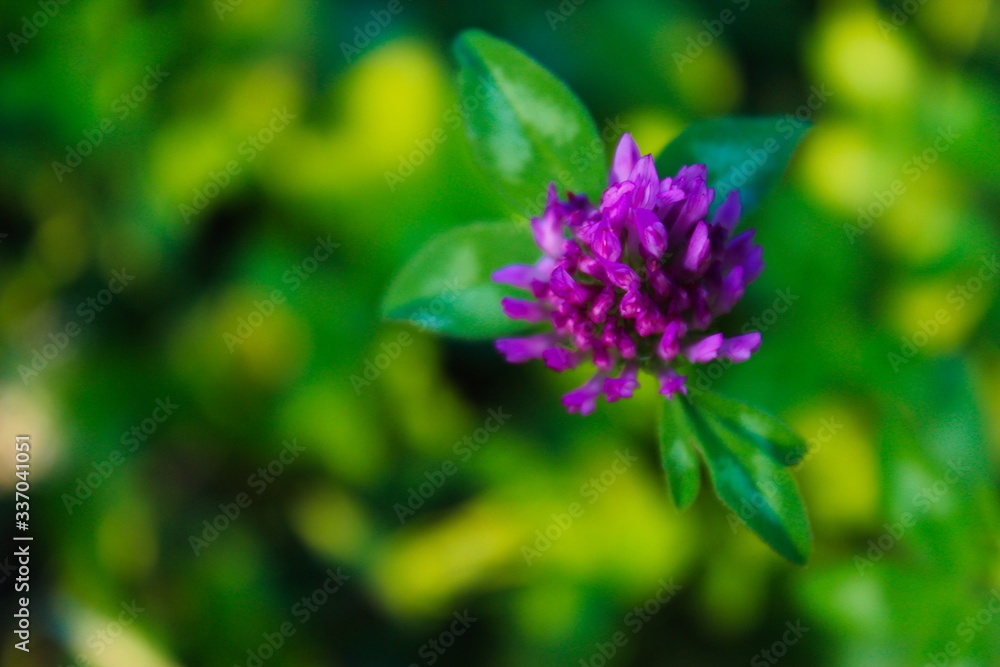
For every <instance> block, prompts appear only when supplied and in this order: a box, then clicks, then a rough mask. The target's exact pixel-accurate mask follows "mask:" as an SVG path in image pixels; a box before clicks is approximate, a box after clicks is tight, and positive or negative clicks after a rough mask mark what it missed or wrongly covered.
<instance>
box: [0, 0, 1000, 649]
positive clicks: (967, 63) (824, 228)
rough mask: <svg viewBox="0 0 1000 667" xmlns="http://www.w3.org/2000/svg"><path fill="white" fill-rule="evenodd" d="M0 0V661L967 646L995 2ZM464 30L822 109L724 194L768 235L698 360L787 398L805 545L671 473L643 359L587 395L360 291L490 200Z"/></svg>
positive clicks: (991, 579)
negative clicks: (410, 324)
mask: <svg viewBox="0 0 1000 667" xmlns="http://www.w3.org/2000/svg"><path fill="white" fill-rule="evenodd" d="M0 17H2V26H3V33H4V38H3V42H4V44H3V45H2V48H0V54H2V55H0V67H2V69H0V133H2V137H3V151H2V153H0V234H2V236H0V345H2V354H3V358H4V374H3V376H2V378H0V424H2V429H0V430H2V438H3V442H4V446H3V451H4V452H7V454H5V455H4V456H3V457H0V488H2V489H3V498H4V502H3V504H2V508H3V511H5V512H7V514H6V515H5V516H9V517H10V520H8V519H6V518H5V519H4V520H3V523H4V525H5V526H9V527H8V528H5V529H4V532H3V533H2V534H0V539H2V540H3V542H4V543H5V544H12V543H11V541H10V537H11V536H12V534H13V532H14V531H13V513H14V497H13V486H14V482H16V481H17V480H16V478H15V477H14V469H13V465H14V453H13V452H14V450H13V442H14V436H15V435H16V434H19V433H29V434H31V436H32V442H33V455H34V458H33V463H32V473H31V482H32V490H31V503H32V509H31V515H32V521H31V533H32V534H33V535H34V536H35V542H34V543H33V545H34V546H33V548H34V559H33V562H32V581H31V596H32V606H31V611H32V618H33V621H34V624H33V630H34V632H33V635H32V651H31V653H30V654H22V653H21V652H20V651H16V650H15V649H14V647H13V644H14V641H15V639H14V635H12V634H11V632H10V631H11V630H12V628H13V624H12V619H11V616H10V614H9V613H6V612H5V614H4V616H3V618H4V621H3V628H4V634H3V637H4V641H3V645H2V648H0V662H2V664H5V665H6V664H11V665H43V666H50V665H66V666H68V665H74V666H76V665H98V666H100V667H132V666H137V667H145V666H150V667H159V666H168V665H221V666H226V667H228V666H230V665H241V666H246V667H252V666H254V665H257V666H258V667H259V666H260V665H331V666H335V665H358V666H366V665H378V666H382V665H401V666H410V665H431V664H439V665H567V666H576V665H584V666H594V667H600V666H601V665H604V664H609V665H615V664H617V665H744V664H750V665H754V666H758V665H771V664H778V663H779V662H780V663H781V664H786V665H843V666H854V665H858V666H862V665H863V666H878V665H892V666H895V665H925V664H932V665H943V664H949V665H1000V622H998V621H1000V619H997V617H996V616H997V612H998V611H1000V603H998V602H997V600H1000V560H998V550H997V547H998V539H1000V523H998V521H1000V513H998V509H1000V505H998V496H997V486H996V473H997V453H998V445H1000V418H998V415H1000V346H998V336H1000V306H998V302H997V299H996V294H997V287H998V276H997V275H996V271H995V269H992V268H990V267H991V266H992V263H994V262H995V261H996V259H995V258H996V252H997V245H998V218H997V214H996V213H997V211H998V210H1000V169H998V164H1000V29H998V28H1000V7H998V5H997V4H995V3H990V2H988V1H987V0H952V1H950V2H944V0H905V1H904V0H900V1H899V2H896V3H895V4H893V3H890V2H886V3H884V4H876V3H874V2H863V1H857V2H852V1H842V2H834V1H830V2H788V1H784V0H733V1H730V0H719V1H715V0H711V1H708V2H701V3H694V2H691V3H687V2H679V1H671V2H655V1H653V0H648V1H646V0H638V1H629V2H612V1H611V0H575V1H574V0H563V1H562V2H561V3H560V2H557V0H550V1H547V2H546V1H543V2H537V3H531V2H524V1H515V2H504V3H476V2H468V3H446V2H421V1H420V0H393V1H392V2H389V1H382V0H376V1H375V2H371V3H357V4H345V3H319V2H308V1H306V0H289V1H286V2H278V1H277V0H256V1H253V2H251V1H246V2H243V1H241V0H215V1H214V2H187V3H166V2H159V1H157V0H148V1H147V2H138V1H132V2H129V1H126V0H69V1H68V2H66V3H65V4H60V3H59V1H58V0H43V1H42V2H37V1H36V2H21V1H16V2H4V3H3V6H2V8H0ZM470 26H476V27H480V28H483V29H486V30H488V31H491V32H492V33H494V34H496V35H498V36H500V37H503V38H505V39H508V40H509V41H511V42H513V43H514V44H516V45H518V46H519V47H520V48H522V49H524V50H525V51H527V52H528V53H530V54H532V55H533V56H534V57H536V58H537V59H538V60H539V61H540V62H542V63H543V64H544V65H545V66H546V67H548V68H549V69H551V70H552V71H554V72H556V73H557V74H558V75H559V76H561V77H562V78H563V79H565V80H566V81H567V82H568V83H569V84H570V85H571V86H572V87H573V88H574V89H575V90H576V91H577V92H578V94H579V95H580V97H581V98H582V99H583V101H584V102H585V103H586V104H587V106H588V107H589V108H590V109H591V110H592V112H593V113H594V116H595V118H596V119H597V122H598V126H599V127H600V128H601V129H605V130H607V134H606V139H609V140H610V141H611V142H614V141H615V140H616V139H617V136H618V135H619V134H620V133H621V132H623V131H629V132H632V133H633V135H634V136H635V137H636V139H637V140H638V142H639V145H640V146H641V147H642V149H643V151H644V152H651V153H656V152H658V151H659V150H660V148H662V146H664V145H665V143H666V142H667V141H669V140H670V139H671V138H672V137H673V136H675V135H676V134H677V133H678V132H679V131H680V130H681V129H683V127H684V126H685V124H686V123H688V122H690V121H692V120H694V119H699V118H703V117H709V116H714V115H720V114H727V113H745V114H793V116H792V117H791V118H785V119H783V120H784V122H791V123H797V122H799V120H805V119H809V120H811V121H812V122H814V123H815V127H814V128H813V130H812V131H811V133H810V134H809V136H808V137H807V139H806V141H805V143H804V144H803V146H802V148H801V149H800V151H799V152H798V154H797V156H796V158H795V160H794V161H793V165H792V167H791V169H790V172H789V174H788V175H787V177H786V178H785V180H784V182H783V184H782V186H781V187H780V188H779V189H778V191H776V192H775V193H774V194H772V195H771V196H770V197H769V198H768V200H767V201H766V202H765V204H764V206H763V207H762V208H761V209H760V210H759V211H758V212H756V213H755V214H754V215H753V217H752V218H751V219H749V220H748V221H745V222H744V223H743V224H744V225H750V226H754V227H756V228H757V229H758V230H759V236H758V238H759V239H760V242H761V243H762V245H763V246H764V249H765V260H766V262H767V270H766V271H765V272H764V274H763V276H762V277H761V278H760V279H759V280H758V281H757V283H755V284H754V285H753V286H752V287H751V288H750V289H749V290H748V293H747V296H746V298H745V299H744V300H743V302H742V303H741V304H740V307H739V309H738V311H737V312H735V313H734V314H733V315H732V317H731V323H730V324H731V326H732V327H734V328H736V329H739V327H740V326H741V325H742V323H744V322H752V321H753V318H759V321H760V322H761V323H762V325H761V326H759V327H758V328H759V329H762V330H764V344H763V347H762V349H761V351H760V353H759V354H758V355H756V356H755V357H754V358H753V360H752V361H751V362H748V363H746V364H742V365H741V366H739V367H735V368H732V369H722V368H721V367H720V368H712V367H708V368H706V379H704V382H706V383H711V384H712V385H713V386H715V387H716V388H717V389H719V390H720V391H722V392H724V393H727V394H729V395H731V396H733V397H736V398H740V399H744V400H747V401H749V402H752V403H754V404H756V405H759V406H761V407H763V408H766V409H768V410H770V411H773V412H775V413H776V414H780V415H782V416H783V417H785V418H786V419H787V420H788V421H789V422H790V423H791V424H792V425H794V426H795V427H796V429H797V430H798V431H799V432H800V433H801V434H802V435H803V436H804V437H806V438H808V440H809V442H810V445H811V453H810V455H809V456H808V457H807V458H806V460H805V461H804V462H803V463H801V464H800V465H798V466H797V467H796V477H797V479H798V480H799V483H800V486H801V488H802V491H803V494H804V496H805V498H806V502H807V505H808V507H809V510H810V515H811V517H812V521H813V531H814V535H815V548H814V554H813V557H812V559H811V561H810V563H809V565H808V566H806V567H803V568H798V567H794V566H792V565H789V564H788V563H786V562H785V561H783V560H782V559H781V558H780V557H778V556H777V555H775V554H774V553H773V552H771V551H770V550H769V549H768V548H767V547H766V546H764V545H763V544H762V543H761V542H760V541H759V540H758V539H757V538H756V537H755V536H753V535H752V534H751V533H750V532H749V531H748V530H746V529H745V528H742V527H740V526H738V524H737V523H734V521H733V518H734V517H733V516H732V515H731V514H730V513H729V512H728V511H727V510H726V509H725V508H724V507H723V506H722V505H721V504H720V503H719V502H717V500H716V499H715V498H714V497H712V494H711V493H703V494H702V497H701V498H700V499H699V500H698V502H697V504H696V505H695V506H694V507H693V508H692V509H691V510H689V511H687V512H685V513H683V514H681V513H678V512H677V511H676V510H675V509H674V508H673V506H672V504H671V502H670V500H669V494H668V492H667V489H666V488H665V482H664V480H663V476H662V473H661V471H660V470H659V465H660V464H659V460H658V454H657V451H656V436H655V424H656V420H655V416H656V412H657V400H658V397H657V396H656V395H655V394H654V393H653V391H652V389H651V388H650V387H648V386H647V387H644V388H643V391H642V392H641V393H640V395H639V396H638V397H637V398H636V399H634V400H631V401H625V402H623V403H619V404H615V405H606V404H602V405H601V406H599V409H598V411H597V413H596V414H594V415H592V416H590V417H588V418H585V419H584V418H579V417H575V416H571V415H567V414H566V413H565V411H564V410H563V408H562V407H561V405H560V403H559V398H558V395H559V393H560V392H562V391H565V390H566V389H568V388H570V387H572V386H575V385H576V384H579V383H580V382H581V380H582V378H583V375H577V376H572V374H567V375H565V376H564V375H558V374H555V373H551V372H549V371H548V370H546V369H545V368H543V367H542V365H541V364H528V365H523V366H510V365H507V364H505V363H504V362H503V361H502V360H501V359H500V357H499V355H498V354H497V353H496V352H495V351H494V350H493V349H492V346H491V345H489V344H472V343H459V342H453V341H446V340H440V339H438V338H436V337H433V336H430V335H428V334H427V333H425V332H421V331H417V330H415V329H412V328H404V327H395V326H386V325H382V324H380V323H379V322H378V315H377V313H378V304H379V299H380V298H381V295H382V293H383V292H384V290H385V287H386V285H387V284H388V282H389V280H390V279H391V277H392V275H393V273H394V272H395V271H396V270H398V268H399V267H400V266H401V265H402V263H403V262H404V261H405V259H406V258H407V257H408V256H409V255H410V254H411V253H412V252H413V251H414V250H415V248H416V247H417V246H418V245H419V244H421V243H423V242H424V241H426V240H427V239H428V238H430V237H432V236H433V235H434V234H435V233H437V232H440V231H442V230H445V229H449V228H452V227H454V226H456V225H459V224H464V223H466V222H468V221H471V220H493V219H502V218H504V217H505V216H506V215H507V213H506V212H505V209H504V208H503V207H502V205H501V203H500V201H499V198H498V197H497V196H496V195H495V194H493V190H492V188H491V187H490V184H489V183H487V182H486V181H485V179H484V178H483V177H482V176H481V175H480V174H479V172H478V171H477V168H476V166H475V164H474V162H473V160H472V158H471V155H470V152H469V149H468V146H467V144H466V140H465V138H464V136H463V131H462V129H461V126H460V122H459V121H460V117H461V113H462V111H463V108H464V107H463V104H464V102H463V101H461V100H458V99H457V97H456V93H455V90H454V85H453V78H454V77H453V71H454V70H453V68H454V65H453V62H452V60H451V56H450V53H449V49H448V45H449V43H450V41H451V40H452V38H453V37H454V36H455V34H457V32H459V31H460V30H461V29H463V28H466V27H470ZM796 115H797V116H796ZM394 176H395V177H394ZM115 272H118V273H117V274H116V273H115ZM782 304H785V305H782ZM786 306H787V307H786ZM781 311H784V312H781ZM585 372H586V371H583V373H585ZM708 374H711V375H713V376H714V377H709V375H708ZM716 378H718V379H716ZM646 384H653V383H651V382H648V381H647V383H646ZM491 410H493V411H496V413H502V414H503V415H506V416H505V417H503V418H502V421H503V423H502V425H499V424H498V421H499V420H498V419H496V418H495V417H494V419H493V421H490V418H491V414H496V413H491V412H490V411H491ZM495 426H499V427H498V428H493V427H495ZM488 427H489V428H492V429H493V430H492V431H491V430H487V429H488ZM8 443H9V444H8ZM626 452H628V454H629V455H631V456H637V457H638V461H637V462H634V463H632V464H631V465H630V466H628V467H627V468H625V469H624V472H609V471H612V470H613V468H612V465H613V463H614V461H615V459H616V457H617V456H619V455H620V454H622V455H624V454H625V453H626ZM621 470H622V466H620V465H619V466H618V471H621ZM602 475H603V481H602ZM592 479H596V480H598V482H597V484H596V486H595V484H594V483H593V482H591V481H590V480H592ZM597 488H600V491H595V489H597ZM574 502H577V503H581V504H582V506H583V507H584V508H585V512H584V513H583V515H582V516H580V517H579V518H576V519H574V520H573V522H572V524H571V525H569V526H567V527H565V528H562V527H560V526H558V520H559V517H560V515H561V514H563V513H566V512H567V508H569V507H570V505H571V504H572V503H574ZM403 507H405V508H406V510H402V509H401V508H403ZM411 510H412V511H411ZM237 512H238V513H239V514H238V516H236V514H237ZM553 515H555V516H556V518H555V519H554V518H553ZM554 523H555V524H556V527H555V528H553V527H552V526H553V524H554ZM212 524H214V526H213V525H212ZM536 531H540V533H539V532H536ZM545 531H548V532H549V534H550V537H552V536H554V537H553V538H552V539H550V540H549V541H548V542H546V540H548V539H549V538H545V537H542V538H539V535H540V534H543V535H544V533H545ZM525 548H528V549H533V550H535V552H536V553H530V554H529V552H528V551H526V550H525ZM12 551H13V549H12V548H9V549H8V548H7V547H4V551H3V553H4V555H5V556H6V555H7V554H9V553H11V552H12ZM526 554H529V555H526ZM7 558H8V559H7V560H6V561H0V579H2V580H3V582H4V583H3V587H4V593H5V595H6V596H7V599H8V601H9V600H10V598H11V596H12V592H11V585H12V583H13V579H14V573H13V570H12V568H11V565H10V557H9V556H7ZM529 561H530V562H529ZM991 603H992V606H991Z"/></svg>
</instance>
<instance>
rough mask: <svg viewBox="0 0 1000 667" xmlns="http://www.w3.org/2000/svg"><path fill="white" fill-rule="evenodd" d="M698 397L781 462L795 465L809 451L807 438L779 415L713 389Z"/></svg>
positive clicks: (741, 433)
mask: <svg viewBox="0 0 1000 667" xmlns="http://www.w3.org/2000/svg"><path fill="white" fill-rule="evenodd" d="M694 399H695V400H696V401H697V403H698V405H700V406H701V407H703V408H705V409H706V410H708V411H709V412H711V413H712V414H713V415H715V416H716V417H717V418H718V419H720V420H722V421H724V422H726V425H727V426H729V428H731V429H735V430H738V431H739V432H740V435H742V436H743V437H744V438H746V439H748V440H749V441H751V442H752V443H754V444H755V445H756V446H757V447H758V448H759V449H761V450H762V451H763V452H764V453H765V454H767V455H768V456H770V457H771V459H772V460H773V461H774V462H775V463H777V464H779V465H783V466H791V465H795V464H796V463H798V462H799V461H801V460H802V457H803V456H805V454H806V451H808V446H807V445H806V443H805V440H803V439H802V438H801V437H799V435H798V434H797V433H796V432H795V431H793V430H792V429H791V427H789V426H788V425H787V424H785V422H783V421H781V420H780V419H778V418H777V417H772V416H771V415H769V414H767V413H766V412H761V411H760V410H758V409H756V408H752V407H750V406H749V405H744V404H743V403H740V402H739V401H734V400H733V399H731V398H725V397H723V396H719V395H718V394H715V393H713V392H711V391H703V392H698V394H697V396H696V397H694Z"/></svg>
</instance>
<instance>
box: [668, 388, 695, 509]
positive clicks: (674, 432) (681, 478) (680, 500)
mask: <svg viewBox="0 0 1000 667" xmlns="http://www.w3.org/2000/svg"><path fill="white" fill-rule="evenodd" d="M697 443H698V439H697V435H696V434H695V431H694V427H693V426H692V424H691V421H690V420H689V419H688V416H687V414H686V413H685V412H684V406H683V405H682V404H681V402H680V401H679V400H673V401H670V400H665V401H663V408H662V410H661V415H660V455H661V457H662V460H663V468H664V469H665V470H666V471H667V479H668V480H669V481H670V495H671V496H672V497H673V499H674V504H675V505H677V509H681V510H683V509H686V508H687V507H688V506H689V505H691V503H693V502H694V500H695V498H697V497H698V492H699V491H700V490H701V464H700V463H699V460H698V453H697V451H696V447H697Z"/></svg>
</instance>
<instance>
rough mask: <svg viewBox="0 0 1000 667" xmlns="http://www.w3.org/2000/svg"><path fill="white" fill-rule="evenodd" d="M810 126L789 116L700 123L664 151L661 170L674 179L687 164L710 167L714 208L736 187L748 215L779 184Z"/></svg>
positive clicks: (657, 165)
mask: <svg viewBox="0 0 1000 667" xmlns="http://www.w3.org/2000/svg"><path fill="white" fill-rule="evenodd" d="M809 127H810V125H809V124H808V123H800V122H799V121H797V120H795V121H792V120H789V118H788V116H761V117H755V118H747V117H738V116H727V117H723V118H710V119H708V120H703V121H698V122H696V123H692V124H691V125H689V126H688V127H687V129H685V130H684V131H683V132H681V133H680V135H679V136H678V137H677V138H676V139H674V140H673V141H672V142H670V144H669V145H667V147H666V148H664V149H663V152H661V153H660V155H659V157H657V158H656V170H657V172H658V173H659V174H660V176H661V177H663V176H673V175H674V174H675V173H677V170H678V169H680V168H681V167H682V166H684V165H686V164H704V165H706V166H707V167H708V184H709V186H711V187H713V188H715V200H714V202H713V207H715V206H718V205H719V204H721V203H722V202H723V201H724V200H725V198H726V195H727V194H728V193H729V191H730V190H732V189H734V188H736V189H738V190H739V191H740V201H741V202H742V204H743V214H744V215H747V214H749V213H750V212H751V211H753V210H754V209H756V208H757V206H759V205H760V202H761V201H762V200H763V198H764V196H765V195H766V194H767V193H768V192H769V191H770V190H771V189H772V188H773V187H774V186H775V185H777V184H778V181H779V180H780V179H781V175H782V174H783V173H784V171H785V167H786V166H787V164H788V161H789V159H790V158H791V157H792V152H794V150H795V147H796V146H798V144H799V141H800V140H801V139H802V137H803V135H805V133H806V132H807V131H808V130H809Z"/></svg>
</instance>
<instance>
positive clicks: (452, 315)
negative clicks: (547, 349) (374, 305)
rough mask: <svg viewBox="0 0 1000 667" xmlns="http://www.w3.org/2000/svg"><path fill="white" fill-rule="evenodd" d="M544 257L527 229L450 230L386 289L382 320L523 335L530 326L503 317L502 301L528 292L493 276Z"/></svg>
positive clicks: (472, 334)
mask: <svg viewBox="0 0 1000 667" xmlns="http://www.w3.org/2000/svg"><path fill="white" fill-rule="evenodd" d="M541 254H542V253H541V250H539V249H538V246H537V245H535V241H534V237H533V236H532V234H531V231H530V230H529V229H528V228H527V227H526V226H524V225H518V224H515V223H507V222H503V223H476V224H472V225H467V226H465V227H458V228H456V229H452V230H449V231H447V232H445V233H444V234H442V235H440V236H438V237H436V238H434V239H433V240H431V241H430V242H428V243H427V245H425V246H424V247H423V248H421V249H420V251H419V252H417V254H416V255H414V256H413V257H412V258H411V259H410V261H409V262H407V264H406V265H405V266H404V267H403V269H402V270H401V271H400V272H399V274H398V275H397V276H396V278H395V279H394V280H393V281H392V283H391V284H390V285H389V289H388V290H387V291H386V295H385V299H384V300H383V302H382V316H383V317H384V318H385V319H389V320H399V321H405V322H411V323H413V324H416V325H417V326H419V327H421V328H426V329H430V330H432V331H437V332H439V333H443V334H448V335H452V336H457V337H460V338H471V339H490V338H497V337H500V336H505V335H509V334H512V333H516V332H518V331H523V330H524V329H525V328H526V327H527V326H528V325H527V324H526V323H524V322H519V321H515V320H511V319H509V318H508V317H507V316H506V315H504V314H503V311H502V310H501V309H500V299H501V298H502V297H504V296H526V293H525V292H523V291H520V290H517V289H515V288H513V287H508V286H506V285H498V284H497V283H494V282H493V280H492V279H491V277H490V276H491V275H492V274H493V272H494V271H496V270H497V269H499V268H501V267H503V266H506V265H508V264H533V263H535V262H536V261H538V258H539V257H540V256H541Z"/></svg>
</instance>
